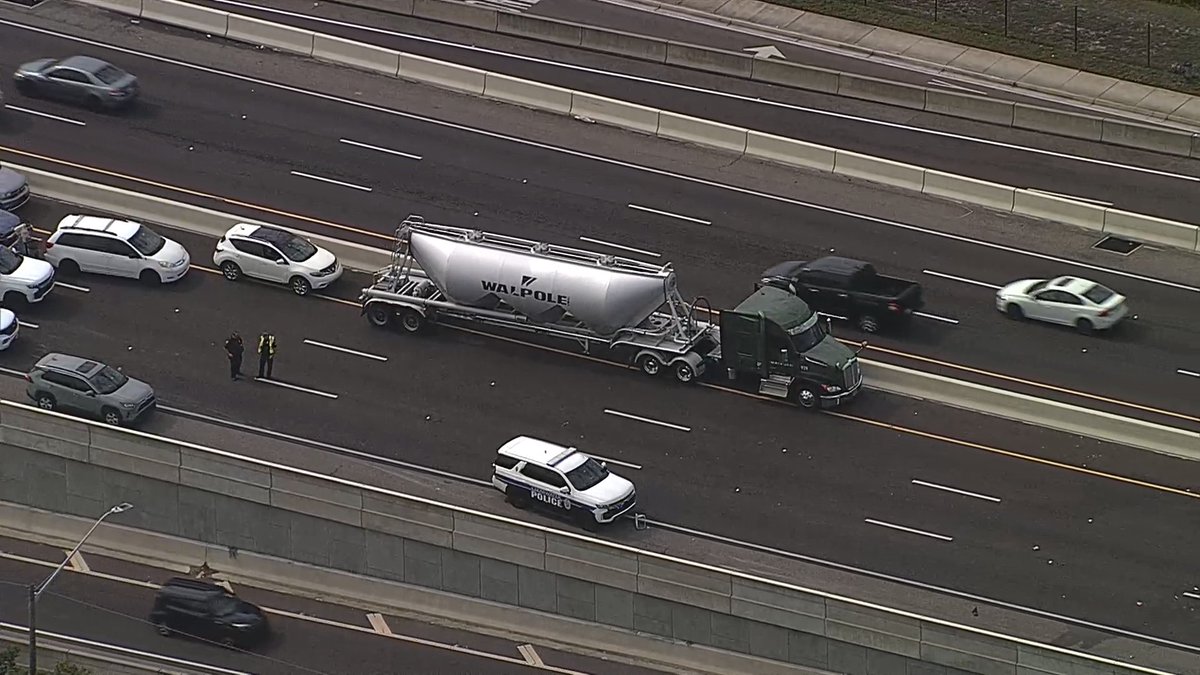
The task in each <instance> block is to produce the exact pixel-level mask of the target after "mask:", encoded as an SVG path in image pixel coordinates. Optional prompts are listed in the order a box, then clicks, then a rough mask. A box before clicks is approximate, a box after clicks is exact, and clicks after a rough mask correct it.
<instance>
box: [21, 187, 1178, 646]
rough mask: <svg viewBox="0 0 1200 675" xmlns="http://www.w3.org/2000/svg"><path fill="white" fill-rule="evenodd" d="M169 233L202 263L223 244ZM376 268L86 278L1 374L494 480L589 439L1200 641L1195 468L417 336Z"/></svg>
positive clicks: (881, 567) (707, 517) (891, 552)
mask: <svg viewBox="0 0 1200 675" xmlns="http://www.w3.org/2000/svg"><path fill="white" fill-rule="evenodd" d="M34 213H36V214H38V215H39V216H41V217H42V218H43V219H51V220H53V219H56V218H57V217H58V216H59V215H61V214H62V213H64V210H63V209H62V208H61V207H59V208H57V209H55V208H52V207H50V206H48V205H44V204H36V205H35V206H34ZM176 238H177V239H178V240H179V241H180V242H181V243H183V244H184V245H185V246H187V247H188V249H189V251H190V252H191V253H192V258H193V261H194V263H195V264H196V265H197V266H200V267H203V266H205V264H206V259H207V258H208V256H209V255H210V251H211V246H212V242H211V241H209V240H205V239H203V238H200V237H195V236H191V235H178V236H177V237H176ZM363 282H364V278H363V277H361V276H355V275H351V276H350V277H348V278H346V279H344V280H342V281H340V282H339V284H338V285H337V287H335V288H334V289H333V290H332V291H331V293H330V295H329V298H333V299H329V298H317V297H310V298H297V297H294V296H292V295H290V294H289V293H288V292H287V291H286V290H284V289H278V288H274V287H268V286H266V285H263V284H257V283H231V282H227V281H225V280H224V279H223V278H221V277H219V276H217V275H216V274H215V273H213V272H209V271H205V270H203V269H193V271H192V273H191V274H189V276H188V277H187V278H186V279H185V280H183V281H182V282H180V283H178V284H174V285H172V286H168V287H158V288H149V287H145V286H141V285H138V284H136V283H132V282H130V283H126V282H124V281H121V280H111V279H107V278H103V277H93V276H83V277H80V278H76V279H72V280H71V281H70V283H72V284H77V285H80V286H81V287H84V288H87V289H88V292H81V291H79V290H72V289H70V288H65V287H61V288H58V289H56V290H55V291H54V294H53V297H52V298H51V299H50V300H49V301H47V302H44V303H41V304H40V305H38V306H35V307H32V308H30V309H28V310H23V311H22V312H21V313H20V315H19V316H20V317H21V319H22V320H23V321H26V322H28V323H32V324H35V325H36V326H37V328H28V329H27V330H25V332H23V333H22V336H21V338H20V339H19V341H18V342H17V343H16V344H15V345H14V346H13V347H12V348H10V349H9V350H8V351H6V352H4V353H3V354H0V365H3V366H4V367H5V368H7V369H10V370H9V372H10V373H11V372H20V371H23V370H24V369H27V368H28V367H29V366H30V365H31V364H32V363H33V362H34V361H35V360H36V359H37V358H38V357H39V356H40V355H41V354H43V353H46V352H48V351H52V350H54V351H65V352H69V353H75V354H83V355H87V356H90V357H94V358H99V359H101V360H104V361H105V362H107V363H109V364H110V365H113V366H119V367H121V368H122V369H123V371H124V372H126V373H128V374H129V375H131V376H133V377H139V378H143V379H146V380H148V381H149V382H151V383H152V384H153V385H154V386H155V387H156V390H157V392H158V395H159V397H160V400H161V402H162V404H163V405H165V406H168V407H173V408H180V409H184V410H188V411H191V412H193V413H196V414H199V415H207V416H210V417H212V418H217V419H227V420H233V421H236V422H239V423H243V424H247V425H251V426H254V427H260V428H265V429H271V430H274V431H277V432H283V433H287V434H292V435H295V436H301V437H305V438H310V439H315V440H317V441H321V442H325V443H334V444H338V445H340V446H342V447H346V448H350V449H354V450H358V451H361V452H366V453H370V454H375V455H379V456H384V457H389V458H393V459H397V460H402V461H407V462H412V463H416V464H421V465H425V466H431V467H434V468H436V469H440V470H443V471H450V472H454V473H457V474H460V475H466V476H475V477H478V478H484V479H486V478H487V476H488V466H489V464H490V459H491V457H492V453H493V452H494V449H495V448H496V447H498V446H499V445H500V444H502V443H503V442H504V441H506V440H508V439H509V438H512V437H513V436H516V435H520V434H526V435H533V436H537V437H541V438H545V439H547V440H551V441H556V442H560V443H563V444H576V445H578V446H579V447H580V448H582V449H584V450H586V451H589V452H592V453H595V454H596V455H599V456H601V457H604V458H607V459H609V460H611V463H612V465H613V468H614V470H616V471H617V472H618V473H624V474H625V475H626V476H628V477H629V478H631V479H632V480H634V481H635V482H636V484H637V485H638V487H639V492H640V494H641V499H640V503H641V506H640V508H641V509H642V510H643V511H644V512H645V513H647V514H648V515H649V516H650V517H652V518H653V519H655V520H660V521H665V522H668V523H674V524H677V525H681V526H685V527H690V528H695V529H701V530H704V531H708V532H713V533H715V534H718V535H722V536H726V537H734V538H737V539H740V540H743V541H750V542H752V543H755V544H760V545H766V546H772V547H776V548H780V549H783V550H788V551H793V552H798V553H803V554H806V555H812V556H818V557H820V558H823V559H826V560H832V561H837V562H841V563H844V564H850V565H855V566H858V567H863V568H866V569H871V570H874V571H877V572H882V573H887V574H894V575H897V576H900V577H903V578H906V579H913V580H917V581H922V582H925V583H933V584H937V585H939V586H944V587H950V588H954V589H959V590H964V591H968V592H973V593H978V594H980V595H985V596H988V597H999V598H1003V599H1005V600H1007V601H1009V602H1015V603H1018V604H1022V605H1026V606H1032V607H1037V608H1040V609H1044V610H1046V611H1054V612H1057V613H1060V614H1065V615H1068V616H1074V617H1079V618H1083V619H1087V620H1092V621H1098V622H1101V623H1106V624H1109V625H1114V626H1118V627H1121V628H1124V629H1127V630H1137V631H1139V632H1146V633H1150V634H1153V635H1156V636H1160V637H1163V638H1166V639H1176V640H1185V641H1187V640H1191V638H1190V637H1188V630H1190V629H1189V628H1188V627H1189V626H1190V625H1191V624H1190V621H1191V615H1190V614H1189V613H1188V610H1187V606H1186V605H1185V604H1182V603H1181V601H1180V600H1179V598H1178V597H1177V596H1178V594H1179V593H1180V592H1181V591H1182V590H1183V589H1187V588H1190V586H1191V584H1194V583H1195V581H1196V580H1195V578H1194V566H1193V565H1192V564H1191V562H1190V561H1191V559H1192V558H1193V556H1194V553H1195V551H1196V549H1197V544H1200V541H1198V540H1197V536H1196V534H1195V532H1194V531H1193V530H1194V528H1192V527H1191V526H1190V523H1191V522H1192V520H1193V519H1194V511H1195V508H1196V502H1195V499H1196V498H1195V497H1194V496H1192V495H1190V494H1189V492H1188V491H1189V490H1190V491H1195V490H1200V469H1198V468H1197V467H1196V465H1195V464H1192V463H1188V462H1184V461H1180V460H1171V459H1168V458H1165V457H1160V456H1156V455H1152V454H1149V453H1144V452H1139V451H1134V450H1131V449H1128V448H1122V447H1117V446H1112V445H1108V444H1103V443H1099V442H1095V441H1092V440H1088V439H1081V438H1076V437H1071V436H1068V435H1064V434H1060V433H1057V432H1052V431H1049V430H1045V429H1041V428H1037V427H1030V426H1026V425H1020V424H1014V423H1010V422H1005V421H1002V420H998V419H994V418H989V417H985V416H981V415H975V414H970V413H966V412H962V411H957V410H953V409H947V408H941V407H939V406H934V405H929V404H925V403H921V402H916V401H911V400H907V399H901V398H894V397H889V396H886V395H883V394H880V393H876V392H867V393H866V394H865V395H864V396H863V397H862V398H861V399H860V400H859V401H858V402H856V404H855V405H854V406H853V407H852V408H850V409H848V410H845V411H842V412H839V413H838V414H832V415H831V414H823V415H805V414H802V412H801V411H799V410H797V409H795V408H793V407H791V406H786V405H779V404H773V403H769V402H766V401H763V400H757V399H756V398H755V397H747V396H739V395H736V394H732V393H725V392H721V391H716V390H713V389H711V388H703V387H697V388H679V387H674V386H671V385H670V384H668V383H664V382H656V381H650V380H649V379H648V378H644V377H643V376H641V375H639V374H637V373H636V372H633V371H630V370H628V369H623V368H619V367H614V366H612V365H609V364H605V363H599V362H594V361H589V360H586V359H580V358H579V357H577V356H570V355H565V354H560V353H554V352H550V351H546V350H543V349H539V348H537V347H532V346H528V345H521V344H515V343H513V342H509V341H504V340H497V339H495V338H491V337H484V336H481V335H478V334H473V333H464V332H461V331H457V330H453V329H450V328H445V329H442V330H440V331H438V332H437V333H436V334H434V335H431V336H428V337H426V338H416V339H411V338H407V337H405V336H401V335H397V334H393V333H392V332H390V331H385V330H378V329H374V328H372V327H370V326H369V325H368V324H367V323H366V321H365V320H364V319H362V318H360V316H359V315H358V310H357V308H356V307H355V306H354V305H353V302H351V301H350V300H349V299H348V298H351V297H353V296H355V295H356V294H357V290H358V287H359V286H360V285H361V284H362V283H363ZM232 330H239V331H241V333H242V334H243V336H244V337H245V338H246V339H247V342H248V344H249V343H252V342H253V340H254V337H255V336H256V335H257V334H258V333H259V332H260V331H264V330H270V331H272V332H273V333H274V334H275V335H276V336H277V337H278V339H279V345H280V347H279V354H278V357H277V360H276V364H275V373H274V379H275V380H276V381H277V382H276V383H267V382H256V381H245V380H242V381H237V382H231V381H230V380H229V378H228V374H227V371H226V364H225V359H224V354H223V352H222V351H221V343H222V341H223V340H224V338H225V337H226V336H227V335H228V333H229V332H230V331H232ZM314 343H315V344H314ZM339 347H340V348H341V349H343V350H345V349H349V350H354V351H355V352H359V353H361V354H366V355H370V356H363V355H361V354H354V353H347V352H345V351H338V350H337V349H335V348H339ZM371 356H374V357H377V358H371ZM380 358H384V359H387V360H386V361H380V360H379V359H380ZM253 361H254V359H253V357H250V358H248V359H247V363H246V365H245V366H244V369H243V370H244V372H246V373H247V374H253V371H254V369H255V365H256V364H255V363H254V362H253ZM13 381H14V382H16V383H18V384H19V380H13ZM10 391H11V390H10ZM10 395H11V394H10ZM629 415H632V416H635V417H636V418H641V419H635V418H631V417H628V416H629ZM664 423H665V424H669V425H673V426H664ZM155 424H156V422H155V420H154V419H151V420H149V421H148V422H147V424H146V427H145V428H146V429H147V430H149V431H154V429H155ZM785 450H786V452H785ZM1014 453H1015V454H1014ZM1088 471H1098V472H1101V474H1094V473H1088ZM953 490H957V491H958V492H953ZM964 493H966V494H964ZM495 508H497V509H503V510H504V511H503V512H508V508H509V507H507V506H505V505H504V504H503V502H502V499H501V498H500V496H499V495H498V494H497V495H496V497H495ZM897 527H900V528H908V529H896V528H897ZM611 534H612V536H616V537H619V538H623V539H625V540H630V541H637V536H638V533H637V532H635V531H632V528H628V527H626V528H616V529H613V530H611ZM884 552H886V553H884ZM1138 602H1141V603H1142V605H1140V606H1139V605H1138V604H1137V603H1138Z"/></svg>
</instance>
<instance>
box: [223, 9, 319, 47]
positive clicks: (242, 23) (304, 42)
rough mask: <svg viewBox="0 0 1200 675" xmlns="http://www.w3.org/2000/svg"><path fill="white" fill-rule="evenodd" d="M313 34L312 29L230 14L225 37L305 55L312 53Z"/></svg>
mask: <svg viewBox="0 0 1200 675" xmlns="http://www.w3.org/2000/svg"><path fill="white" fill-rule="evenodd" d="M313 35H314V34H313V32H312V31H311V30H304V29H302V28H293V27H291V26H285V25H283V24H279V23H274V22H272V21H263V20H262V19H256V18H254V17H251V16H242V15H240V14H230V15H229V30H227V31H226V32H225V37H227V38H229V39H230V40H241V41H242V42H249V43H251V44H255V45H262V46H264V47H273V48H275V49H280V50H283V51H285V52H293V53H296V54H301V55H304V56H311V55H312V52H313V39H314V37H313Z"/></svg>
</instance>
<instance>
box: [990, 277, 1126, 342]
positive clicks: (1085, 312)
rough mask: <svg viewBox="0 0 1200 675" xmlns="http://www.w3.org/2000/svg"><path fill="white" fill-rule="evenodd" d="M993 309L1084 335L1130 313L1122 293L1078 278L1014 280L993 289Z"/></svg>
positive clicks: (1118, 320) (1014, 317)
mask: <svg viewBox="0 0 1200 675" xmlns="http://www.w3.org/2000/svg"><path fill="white" fill-rule="evenodd" d="M996 309H998V310H1000V311H1001V312H1004V313H1005V314H1007V315H1008V316H1009V317H1011V318H1013V319H1025V318H1029V319H1037V320H1038V321H1046V322H1049V323H1057V324H1062V325H1064V326H1074V327H1075V329H1076V330H1078V331H1079V332H1080V333H1083V334H1085V335H1090V334H1091V333H1092V332H1093V331H1096V330H1107V329H1109V328H1112V327H1113V326H1115V325H1116V324H1117V323H1118V322H1120V321H1121V319H1124V318H1125V315H1126V314H1128V313H1129V307H1128V305H1126V304H1125V296H1123V295H1120V294H1118V293H1116V292H1115V291H1113V290H1112V289H1109V288H1106V287H1105V286H1102V285H1101V284H1098V283H1096V282H1094V281H1088V280H1087V279H1080V278H1079V277H1056V278H1054V279H1021V280H1020V281H1014V282H1012V283H1011V284H1009V285H1007V286H1005V287H1004V288H1001V289H1000V290H999V291H997V292H996Z"/></svg>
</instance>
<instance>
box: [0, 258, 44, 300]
mask: <svg viewBox="0 0 1200 675" xmlns="http://www.w3.org/2000/svg"><path fill="white" fill-rule="evenodd" d="M52 288H54V267H53V266H52V265H51V264H50V263H48V262H46V261H45V260H38V259H36V258H30V257H29V256H26V255H21V254H20V253H17V252H15V251H13V250H12V249H10V248H6V247H4V246H0V297H2V298H3V299H4V304H6V305H11V304H13V301H14V300H24V301H25V302H27V303H29V304H33V303H35V302H41V301H42V300H43V299H44V298H45V297H46V294H47V293H49V292H50V290H51V289H52Z"/></svg>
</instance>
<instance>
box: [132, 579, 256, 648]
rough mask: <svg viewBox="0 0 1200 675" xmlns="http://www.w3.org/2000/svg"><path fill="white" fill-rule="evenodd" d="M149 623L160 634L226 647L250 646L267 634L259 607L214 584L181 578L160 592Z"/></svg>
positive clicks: (166, 585)
mask: <svg viewBox="0 0 1200 675" xmlns="http://www.w3.org/2000/svg"><path fill="white" fill-rule="evenodd" d="M150 623H153V624H154V627H155V628H157V629H158V633H159V634H160V635H165V636H170V635H173V634H175V633H180V634H183V635H187V636H189V637H194V638H200V639H202V640H209V641H212V642H218V643H220V644H223V645H225V646H228V647H233V646H238V647H249V646H252V645H254V644H256V643H258V642H261V641H263V640H264V639H266V637H267V636H268V634H269V633H270V629H269V628H268V627H267V617H266V615H265V614H263V611H262V610H261V609H259V608H258V607H255V606H254V605H252V604H250V603H248V602H246V601H244V600H241V599H239V598H238V597H237V596H236V595H234V594H233V593H230V592H229V591H227V590H225V588H223V587H221V586H218V585H216V584H214V583H211V582H208V581H201V580H199V579H187V578H184V577H176V578H174V579H171V580H169V581H167V583H165V584H163V586H162V588H160V589H159V591H158V594H157V595H156V596H155V597H154V608H153V609H151V610H150Z"/></svg>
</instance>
